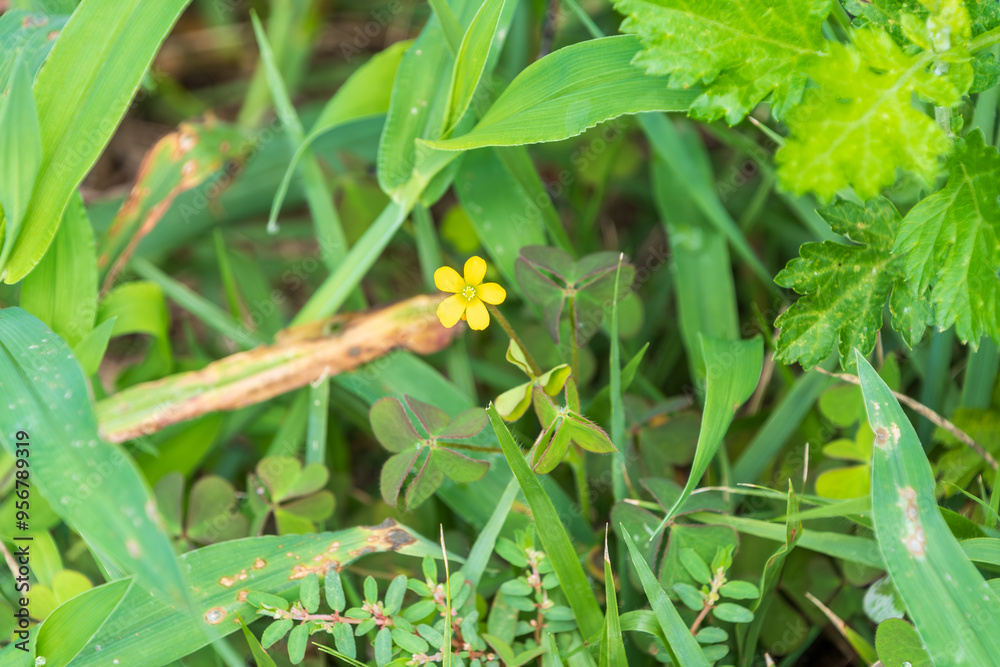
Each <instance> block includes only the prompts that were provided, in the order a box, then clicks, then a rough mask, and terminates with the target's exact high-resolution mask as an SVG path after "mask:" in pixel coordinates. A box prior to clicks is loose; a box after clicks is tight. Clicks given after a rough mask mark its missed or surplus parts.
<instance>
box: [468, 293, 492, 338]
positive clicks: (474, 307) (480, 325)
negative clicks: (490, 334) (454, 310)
mask: <svg viewBox="0 0 1000 667" xmlns="http://www.w3.org/2000/svg"><path fill="white" fill-rule="evenodd" d="M465 316H466V318H467V319H468V321H469V328H471V329H475V330H477V331H482V330H483V329H485V328H486V327H488V326H489V325H490V313H489V311H488V310H486V304H485V303H483V302H482V301H480V300H479V299H476V300H474V301H473V302H472V303H470V304H469V307H468V309H467V310H466V311H465Z"/></svg>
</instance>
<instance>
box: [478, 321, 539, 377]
mask: <svg viewBox="0 0 1000 667" xmlns="http://www.w3.org/2000/svg"><path fill="white" fill-rule="evenodd" d="M486 307H487V308H489V309H490V313H491V314H492V315H493V317H494V318H496V321H497V322H499V323H500V326H501V327H503V330H504V331H505V332H507V336H508V337H510V339H511V340H512V341H514V342H515V343H517V346H518V347H520V348H521V352H523V353H524V358H525V360H526V361H527V362H528V365H529V366H531V372H532V373H534V374H535V377H538V376H540V375H541V374H542V367H541V366H539V365H538V362H536V361H535V358H534V357H533V356H531V352H528V348H527V346H525V344H524V341H522V340H521V337H520V336H518V335H517V332H516V331H514V327H512V326H510V322H508V321H507V318H506V317H504V316H503V314H502V313H501V312H500V309H499V308H497V307H496V306H494V305H493V304H491V303H487V304H486Z"/></svg>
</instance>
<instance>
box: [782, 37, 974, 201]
mask: <svg viewBox="0 0 1000 667" xmlns="http://www.w3.org/2000/svg"><path fill="white" fill-rule="evenodd" d="M852 37H853V42H852V44H849V45H844V44H839V43H834V42H831V43H830V46H829V49H830V57H829V58H828V59H823V61H822V62H817V63H816V64H815V65H813V66H811V67H809V68H808V69H807V71H808V73H809V75H810V77H811V78H812V79H813V81H815V82H816V84H817V85H816V86H815V87H810V88H808V89H807V90H806V91H805V93H804V94H803V96H802V102H801V103H800V104H799V105H798V106H797V107H796V108H795V109H793V110H791V111H790V112H789V113H788V114H787V115H786V119H785V120H786V123H787V125H788V128H789V130H790V132H791V136H789V138H788V141H787V142H786V143H785V145H784V146H783V147H782V148H781V149H780V150H779V151H778V153H777V155H776V156H775V159H776V160H777V162H778V165H779V168H778V175H779V177H780V178H781V182H782V184H783V185H784V187H785V188H787V189H789V190H791V191H792V192H794V193H796V194H804V193H806V192H810V191H811V192H815V193H816V194H817V195H819V196H820V197H821V198H822V199H830V198H831V197H833V195H834V194H835V193H836V192H837V191H838V190H840V189H841V188H846V187H848V186H852V187H853V188H854V190H855V191H856V192H857V194H858V195H859V196H860V197H861V198H862V199H869V198H871V197H873V196H875V195H876V194H878V193H879V191H880V190H881V189H882V188H883V187H886V186H889V185H892V184H893V183H894V182H895V180H896V169H897V168H902V169H905V170H906V171H909V172H913V173H914V174H915V175H916V176H917V177H919V178H920V179H922V180H923V181H924V182H926V183H930V182H931V181H932V180H933V178H934V175H935V174H936V172H937V161H938V157H939V156H941V155H943V154H945V153H946V152H948V150H949V148H950V143H949V141H948V139H947V137H945V135H944V133H943V132H942V130H941V128H940V127H939V126H938V125H937V123H935V122H934V120H933V119H932V118H930V117H929V116H928V115H926V114H925V113H923V112H922V111H921V110H919V109H917V108H916V107H915V106H914V105H913V103H912V101H911V98H912V97H913V95H914V94H916V95H918V96H920V97H921V98H923V99H925V100H927V101H929V102H933V103H934V104H936V105H939V106H945V107H949V106H951V105H953V104H956V103H957V102H958V101H959V99H960V97H961V95H962V94H963V93H964V92H965V90H960V89H957V88H956V86H955V84H954V83H952V81H951V80H950V79H949V78H947V77H940V76H937V75H936V74H935V73H934V72H933V71H932V70H933V67H932V65H933V61H934V54H933V53H922V54H919V55H910V54H908V53H906V52H904V51H903V50H902V49H901V48H900V47H899V46H898V45H897V44H896V43H895V42H894V41H893V40H892V38H891V37H890V36H889V35H888V34H887V33H885V32H882V31H881V30H877V31H876V30H870V29H861V30H855V31H853V33H852ZM969 84H971V80H970V81H969Z"/></svg>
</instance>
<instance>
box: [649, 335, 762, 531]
mask: <svg viewBox="0 0 1000 667" xmlns="http://www.w3.org/2000/svg"><path fill="white" fill-rule="evenodd" d="M701 344H702V353H703V355H704V358H705V377H706V378H707V384H706V387H705V409H704V412H703V413H702V416H701V432H700V433H699V434H698V448H697V450H695V455H694V462H693V463H692V464H691V473H690V475H689V476H688V481H687V484H685V485H684V490H683V491H682V492H681V495H680V496H679V497H678V498H677V500H676V501H675V502H674V506H673V507H671V508H670V510H669V511H668V512H667V515H666V516H665V517H664V518H663V521H662V522H661V523H660V525H659V527H658V528H657V529H656V531H655V532H657V533H659V532H660V531H661V530H662V529H663V527H664V526H665V525H667V522H668V521H669V520H670V519H671V518H673V516H674V515H675V514H676V513H677V510H678V509H680V507H681V505H683V504H684V501H685V500H687V498H688V496H690V495H691V492H692V491H694V489H695V487H696V486H697V485H698V482H699V481H700V480H701V477H702V475H704V474H705V471H706V470H708V465H709V464H710V463H711V462H712V459H713V458H714V457H715V453H716V452H717V451H718V450H719V445H720V444H722V438H723V437H724V436H725V435H726V431H728V430H729V425H730V424H732V423H733V417H734V416H735V414H736V410H737V409H738V408H739V406H741V405H742V404H743V402H744V401H746V400H747V399H748V398H750V395H751V394H752V393H753V390H754V389H755V388H756V387H757V382H758V380H760V372H761V368H762V367H763V363H764V343H763V341H762V340H761V338H760V337H759V336H757V337H755V338H752V339H751V340H747V341H740V340H736V341H725V340H716V339H714V338H708V337H705V336H703V337H702V339H701Z"/></svg>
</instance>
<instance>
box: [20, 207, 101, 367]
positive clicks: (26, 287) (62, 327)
mask: <svg viewBox="0 0 1000 667" xmlns="http://www.w3.org/2000/svg"><path fill="white" fill-rule="evenodd" d="M21 307H22V308H24V309H25V310H27V311H28V312H29V313H31V314H32V315H34V316H35V317H37V318H38V319H40V320H41V321H42V322H44V323H45V324H47V325H48V326H49V328H51V329H52V330H53V331H54V332H56V333H57V334H59V336H60V337H61V338H62V339H63V340H65V341H66V342H67V343H68V344H69V345H70V347H75V346H76V345H77V344H78V343H79V342H80V341H81V340H83V338H84V337H85V336H86V335H87V334H88V333H90V330H91V329H93V328H94V318H95V317H97V256H96V254H95V250H94V233H93V231H92V229H91V227H90V220H89V219H88V218H87V211H86V210H85V209H84V207H83V199H81V198H80V196H79V195H78V194H74V195H73V197H72V198H70V202H69V206H67V207H66V212H65V213H64V214H63V221H62V223H61V224H60V225H59V231H57V232H56V236H55V239H54V240H53V242H52V247H51V248H49V251H48V252H47V253H46V254H45V257H43V258H42V261H41V262H39V263H38V266H36V267H35V270H34V271H32V272H31V273H30V274H28V277H26V278H25V279H24V283H22V285H21Z"/></svg>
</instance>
